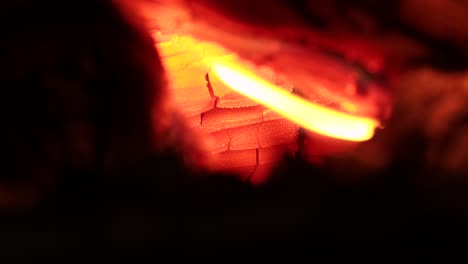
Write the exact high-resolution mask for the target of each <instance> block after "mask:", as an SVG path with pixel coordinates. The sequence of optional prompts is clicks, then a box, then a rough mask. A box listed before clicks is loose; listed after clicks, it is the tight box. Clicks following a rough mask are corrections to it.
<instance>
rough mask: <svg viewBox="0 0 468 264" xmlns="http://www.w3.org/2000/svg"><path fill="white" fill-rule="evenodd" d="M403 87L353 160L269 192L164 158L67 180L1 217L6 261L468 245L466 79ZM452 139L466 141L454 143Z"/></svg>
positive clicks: (279, 182)
mask: <svg viewBox="0 0 468 264" xmlns="http://www.w3.org/2000/svg"><path fill="white" fill-rule="evenodd" d="M39 10H41V9H35V10H34V11H35V12H39ZM43 11H44V12H45V11H47V10H43ZM87 12H89V9H88V10H86V9H85V11H84V13H82V15H83V14H87ZM40 17H47V16H40ZM78 20H79V21H81V20H80V19H78ZM103 34H104V33H103ZM125 39H127V38H125ZM108 44H109V45H112V44H114V42H111V43H108ZM402 80H403V81H402V82H401V83H400V86H399V87H398V89H396V88H395V89H396V90H395V91H396V95H397V97H396V98H397V101H396V102H397V103H396V111H395V114H394V118H393V120H392V121H391V123H390V124H389V125H388V126H387V128H386V129H385V130H383V131H382V133H380V134H379V135H377V137H376V138H375V139H374V140H373V141H371V142H369V143H368V144H363V145H362V147H361V148H360V151H358V152H356V153H354V154H353V155H350V156H347V157H340V158H338V159H335V160H330V161H329V162H328V163H327V164H325V165H324V167H316V166H312V165H310V164H309V163H307V162H305V161H301V160H294V159H290V160H287V162H286V164H285V165H284V166H283V167H280V168H277V169H276V170H275V173H274V175H273V179H272V181H271V182H270V183H269V184H268V185H266V186H264V187H262V188H261V189H252V188H251V187H249V186H247V185H244V184H242V183H239V182H238V181H236V180H234V179H233V178H229V177H222V175H211V176H210V175H195V176H199V177H198V178H197V177H195V178H193V177H188V175H193V174H196V173H194V172H192V171H191V169H190V168H186V167H184V166H183V164H182V163H181V161H180V160H179V158H180V157H179V156H171V155H164V153H163V154H161V155H159V156H156V157H154V159H151V160H149V161H147V162H144V164H139V166H136V168H135V169H133V170H130V171H129V172H128V173H127V175H125V176H128V175H130V177H125V176H124V177H116V178H108V177H103V175H101V174H99V173H76V174H75V173H68V174H66V175H63V177H59V178H58V182H56V184H55V188H53V191H51V192H49V193H48V194H47V195H46V198H45V199H44V200H43V201H42V203H41V204H39V205H37V206H35V207H34V208H33V209H30V210H24V209H21V210H19V211H15V210H13V211H2V217H1V219H0V223H1V225H0V230H1V232H0V233H1V236H0V243H1V245H2V246H1V251H2V252H1V253H2V255H7V254H8V253H10V254H16V255H25V254H27V253H30V255H33V254H38V255H54V256H60V255H73V254H87V253H98V254H107V255H128V254H145V253H146V254H158V253H160V252H161V251H158V250H157V249H164V248H176V252H175V253H178V254H184V253H187V254H189V253H192V254H194V255H196V254H215V253H227V254H231V255H232V254H233V252H232V250H231V249H232V248H244V249H246V251H249V253H250V252H251V248H252V247H254V248H255V249H259V250H261V251H260V253H265V254H271V255H276V254H281V252H284V253H288V252H294V253H305V254H307V253H308V255H309V256H310V252H309V249H306V250H307V251H308V252H303V251H302V252H301V250H300V249H297V248H292V247H294V246H296V244H294V243H291V241H297V240H300V239H304V240H306V241H308V242H315V243H316V244H317V243H318V244H320V245H321V246H322V248H329V249H330V248H332V249H333V250H338V249H346V248H348V249H349V247H353V246H356V247H359V252H362V250H363V248H364V249H372V248H373V249H375V247H379V245H376V244H379V243H378V242H382V243H383V242H386V241H389V240H393V241H397V242H398V244H397V248H396V249H395V248H392V249H391V251H393V252H394V251H398V249H404V248H406V249H407V248H413V246H414V243H418V245H419V246H421V247H427V248H431V249H432V248H438V246H441V245H445V246H447V244H450V241H456V240H457V238H461V239H464V238H466V234H467V233H466V222H467V221H466V220H467V214H466V213H467V210H466V209H467V208H466V207H467V201H468V197H467V194H468V192H467V187H466V185H465V184H466V181H465V179H466V178H465V177H464V176H466V174H465V169H464V168H463V166H466V165H465V163H464V162H460V160H458V157H459V155H448V156H447V154H449V153H451V152H450V151H449V150H451V149H452V150H453V151H454V152H455V153H466V152H464V148H463V147H462V145H463V144H466V143H463V142H466V139H464V138H465V137H466V133H462V132H460V131H463V129H464V128H465V127H466V118H464V117H463V114H464V113H466V111H458V110H459V109H458V108H462V109H463V105H466V104H464V103H463V100H464V99H463V98H464V97H463V96H464V95H466V74H465V73H442V72H440V71H438V70H434V69H431V67H430V66H428V68H424V69H414V70H412V71H411V72H408V74H407V75H405V76H404V78H402ZM43 92H44V91H43ZM452 101H455V102H456V103H454V104H453V105H452ZM15 102H16V101H15ZM445 104H448V105H450V107H449V108H448V109H447V108H445V107H441V106H442V105H445ZM452 106H453V108H452ZM7 110H9V109H7ZM465 110H466V109H465ZM460 114H461V116H460ZM434 115H435V116H436V117H437V118H433V116H434ZM447 120H453V122H451V123H452V124H451V125H448V123H447V122H446V121H447ZM434 127H437V129H435V130H434ZM15 139H16V138H15ZM452 139H453V140H454V141H453V142H461V143H456V144H445V143H444V141H445V140H447V141H448V143H450V142H452V141H451V140H452ZM18 140H19V139H18ZM444 148H446V151H444ZM428 150H431V151H430V152H428ZM426 155H429V158H430V159H426V157H427V156H426ZM439 156H440V158H441V159H440V160H439V161H438V162H436V163H433V162H432V160H433V159H434V158H438V157H439ZM448 157H451V159H449V160H448V161H447V162H446V161H445V160H446V158H448ZM462 157H463V156H462ZM462 161H463V160H462ZM447 165H448V166H447ZM454 165H455V167H454ZM459 165H462V168H459V167H458V168H457V166H459ZM453 168H456V169H455V170H454V169H453ZM156 175H157V176H156ZM463 183H465V184H463ZM451 239H453V240H451ZM265 240H270V242H268V241H267V242H265ZM271 241H274V242H271ZM455 243H456V242H455ZM297 244H302V245H303V242H298V243H297ZM367 246H374V247H369V248H368V247H367ZM262 247H263V248H262ZM398 247H400V248H398ZM319 248H320V247H319ZM223 249H224V250H226V251H227V252H226V251H223ZM262 249H265V250H262ZM378 249H380V250H382V251H386V250H385V249H382V248H378ZM438 249H440V248H438ZM246 251H238V252H239V253H240V254H241V253H245V252H246ZM298 251H299V252H298ZM166 252H167V251H166ZM359 252H358V253H357V254H359ZM374 252H375V251H374ZM170 253H172V252H170ZM423 253H425V254H426V253H427V251H425V252H423Z"/></svg>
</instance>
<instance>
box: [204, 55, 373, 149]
mask: <svg viewBox="0 0 468 264" xmlns="http://www.w3.org/2000/svg"><path fill="white" fill-rule="evenodd" d="M211 65H212V70H213V71H214V72H215V73H216V74H217V75H218V77H219V78H220V79H221V80H222V81H223V82H224V83H225V84H226V85H228V86H229V87H230V88H232V89H234V90H235V91H237V92H239V93H241V94H243V95H245V96H247V97H249V98H251V99H253V100H255V101H257V102H259V103H261V104H263V105H265V106H267V107H269V108H270V109H272V110H273V111H276V112H278V113H279V114H280V115H283V116H284V117H285V118H287V119H289V120H291V121H293V122H295V123H297V124H298V125H300V126H302V127H304V128H306V129H308V130H311V131H313V132H316V133H318V134H322V135H325V136H329V137H333V138H339V139H344V140H349V141H366V140H369V139H371V138H372V136H373V135H374V130H375V128H376V127H377V126H378V124H379V123H378V122H377V121H376V120H374V119H372V118H367V117H358V116H353V115H350V114H346V113H342V112H338V111H335V110H332V109H329V108H326V107H323V106H320V105H317V104H313V103H312V102H310V101H307V100H305V99H303V98H300V97H298V96H295V95H293V94H290V93H288V92H287V91H285V90H283V89H281V88H279V87H278V86H276V85H274V84H272V83H270V82H268V81H266V80H264V79H262V78H260V77H257V76H256V75H254V74H253V73H251V72H249V71H248V70H246V69H245V67H242V66H241V64H240V63H239V62H236V61H232V60H216V61H212V64H211Z"/></svg>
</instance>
